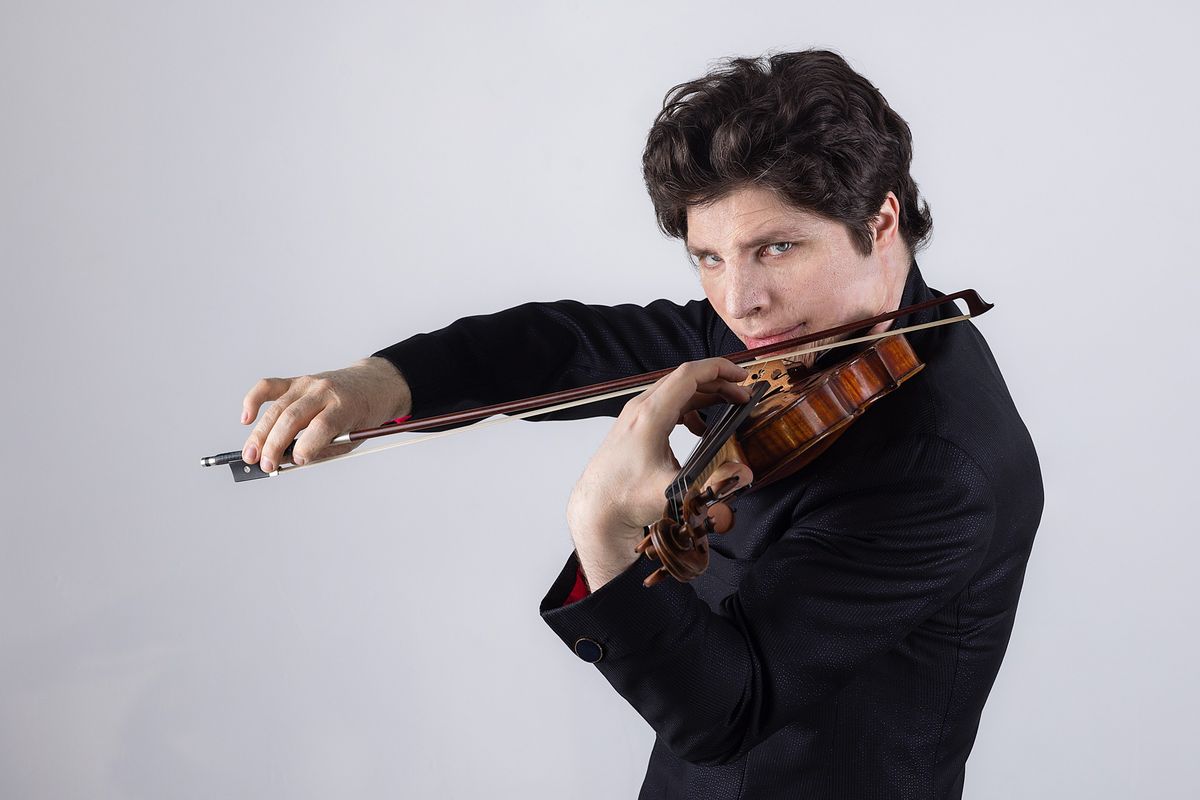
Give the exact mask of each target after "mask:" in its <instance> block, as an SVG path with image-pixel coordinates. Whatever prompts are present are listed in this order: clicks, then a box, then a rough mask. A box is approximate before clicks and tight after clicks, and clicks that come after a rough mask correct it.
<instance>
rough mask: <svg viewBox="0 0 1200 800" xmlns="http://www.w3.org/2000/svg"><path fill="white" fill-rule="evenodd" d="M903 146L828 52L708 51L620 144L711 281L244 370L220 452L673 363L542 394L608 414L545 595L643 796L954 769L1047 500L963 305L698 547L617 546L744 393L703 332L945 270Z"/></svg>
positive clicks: (850, 307)
mask: <svg viewBox="0 0 1200 800" xmlns="http://www.w3.org/2000/svg"><path fill="white" fill-rule="evenodd" d="M911 157H912V141H911V135H910V131H909V127H908V125H907V124H906V123H905V121H904V120H903V119H902V118H901V117H900V115H899V114H897V113H896V112H895V111H894V110H893V109H892V108H891V107H890V106H889V105H888V103H887V101H886V100H885V99H884V97H883V96H882V94H880V92H879V91H878V90H877V89H876V88H875V87H874V86H873V85H872V84H871V83H870V82H869V81H868V80H866V79H865V78H864V77H863V76H861V75H859V74H858V73H856V72H855V71H854V70H853V69H852V68H851V67H850V66H849V65H848V64H847V63H846V62H845V61H844V60H843V59H842V58H841V57H840V56H839V55H837V54H835V53H832V52H828V51H821V50H808V51H802V52H791V53H779V54H776V55H772V56H770V57H764V58H761V59H742V58H738V59H731V60H729V61H728V62H726V63H724V64H723V65H721V66H719V67H717V68H715V69H714V70H713V71H711V72H710V73H708V74H706V75H704V76H702V77H700V78H698V79H696V80H694V81H691V82H688V83H685V84H681V85H680V86H677V87H674V88H673V89H672V90H671V91H670V92H669V93H668V94H667V96H666V100H665V102H664V106H663V108H662V110H661V112H660V113H659V114H658V116H657V118H656V120H655V122H654V124H653V126H652V128H651V130H650V133H649V136H648V140H647V143H646V147H645V152H644V156H643V171H644V177H645V180H646V185H647V187H648V189H649V192H650V197H651V199H652V201H653V205H654V209H655V212H656V215H657V218H658V223H659V225H660V227H661V228H662V230H663V231H664V232H665V233H666V234H668V235H669V236H673V237H677V238H679V239H680V240H682V242H683V243H684V244H685V245H686V248H687V251H688V253H689V254H690V256H691V258H692V260H693V263H694V265H695V268H696V270H697V272H698V276H699V281H700V285H701V287H702V289H703V293H704V299H702V300H694V301H691V302H688V303H685V304H682V305H677V304H675V303H671V302H668V301H666V300H659V301H655V302H653V303H650V304H648V305H646V306H634V305H617V306H612V307H603V306H594V305H585V304H583V303H579V302H574V301H562V302H554V303H528V304H525V305H522V306H518V307H516V308H512V309H508V310H506V311H501V312H498V313H496V314H491V315H486V316H479V317H469V318H465V319H461V320H458V321H457V322H454V323H453V324H451V325H449V326H448V327H446V328H444V329H442V330H439V331H436V332H433V333H427V334H420V335H416V336H413V337H411V338H409V339H406V340H404V341H402V342H400V343H398V344H395V345H393V346H391V347H387V348H385V349H383V350H380V351H379V352H377V353H376V354H375V355H374V356H372V357H370V358H366V359H363V360H362V361H359V362H357V363H355V364H353V365H350V366H348V367H346V368H344V369H338V370H333V371H330V372H323V373H316V374H313V375H307V376H302V377H297V378H288V379H281V378H270V379H264V380H262V381H259V382H258V383H257V384H256V385H255V386H254V387H253V388H252V389H251V390H250V392H249V393H248V394H247V395H246V398H245V404H244V410H243V422H244V423H246V424H251V423H254V422H255V420H256V419H257V422H256V423H255V424H254V428H253V431H252V433H251V434H250V436H249V438H248V439H247V441H246V444H245V447H244V449H243V451H242V452H243V457H244V459H245V460H246V462H247V463H255V462H259V461H261V465H262V467H263V469H265V470H268V471H269V470H271V469H273V468H274V467H276V466H278V465H279V464H280V463H281V462H282V461H283V460H284V459H285V458H286V456H285V449H286V448H287V447H288V445H289V444H290V443H291V442H292V441H293V439H295V438H296V436H297V434H298V433H300V432H301V431H303V433H302V435H300V437H299V439H298V440H297V441H296V443H295V445H294V449H293V451H292V456H291V457H292V458H293V459H294V462H295V463H297V464H303V463H306V462H309V461H313V460H317V459H321V458H325V457H329V456H331V455H335V454H337V453H339V452H344V451H345V450H346V449H347V448H346V447H326V446H325V445H326V444H328V443H329V442H330V441H331V440H332V439H333V438H334V437H336V436H338V435H339V434H342V433H345V432H347V431H350V430H354V429H358V428H363V427H367V426H371V425H376V424H379V423H380V422H382V421H384V420H388V419H391V418H394V417H399V416H402V415H407V414H411V415H413V416H414V417H415V418H422V417H429V416H432V415H436V414H439V413H443V412H447V411H451V410H457V409H464V408H471V407H475V406H481V405H487V404H491V403H496V402H501V401H505V400H511V399H515V398H519V397H526V396H530V395H535V394H543V393H547V392H551V391H556V390H559V389H565V388H570V387H575V386H582V385H587V384H591V383H596V382H599V381H601V380H605V379H608V378H613V377H619V376H626V375H632V374H637V373H641V372H648V371H651V370H657V369H663V368H667V367H673V366H676V365H680V364H682V366H678V368H677V369H675V370H673V371H672V372H671V373H670V374H669V375H667V376H666V377H665V378H663V379H662V380H660V381H659V382H657V383H656V384H655V385H654V386H653V387H651V388H650V389H648V390H646V391H644V392H643V393H641V394H640V395H637V396H636V397H634V398H632V399H628V400H627V401H626V400H625V399H617V400H612V401H608V402H607V404H606V405H603V406H599V407H596V406H589V407H587V408H586V409H579V410H572V411H569V412H559V413H558V414H557V417H570V416H583V415H584V414H600V413H604V414H610V415H617V419H616V422H615V424H614V426H613V427H612V429H611V432H610V433H609V434H608V436H607V437H606V438H605V440H604V442H603V443H602V444H601V446H600V448H599V450H598V451H597V452H596V453H595V455H594V456H593V457H592V459H591V460H590V461H589V463H588V465H587V467H586V468H585V470H584V472H583V474H582V475H581V477H580V478H579V480H578V482H577V484H576V485H575V488H574V490H573V492H572V493H571V497H570V499H569V503H568V511H567V519H566V525H567V527H568V529H569V531H570V535H571V537H572V540H573V543H574V551H573V552H572V553H571V554H570V555H569V556H568V557H567V559H566V563H565V565H564V567H563V569H562V571H561V573H560V574H559V575H558V577H557V578H554V579H552V580H550V581H549V582H550V583H551V586H550V588H549V590H548V592H547V594H546V596H545V598H544V600H543V602H542V604H541V614H542V617H543V618H544V619H545V621H546V623H547V624H548V625H549V626H550V627H551V629H552V630H553V631H554V633H555V634H557V635H558V636H559V637H560V638H561V639H562V641H563V642H564V644H565V645H566V646H567V647H568V648H570V649H571V651H573V652H574V653H575V654H576V655H577V656H578V657H579V658H580V659H582V660H583V661H585V662H589V663H591V664H594V668H595V669H598V670H599V671H600V672H601V674H603V676H604V677H605V678H606V679H607V680H608V681H609V683H610V684H611V685H612V686H613V688H614V689H615V690H616V691H617V693H619V694H620V695H621V696H622V697H623V698H624V699H625V700H626V701H627V702H629V703H630V704H631V705H633V707H634V708H635V709H637V711H638V712H639V713H640V714H641V715H642V716H643V717H644V718H645V719H646V721H647V722H649V723H650V725H651V726H652V727H653V728H654V731H655V733H656V741H655V745H654V748H653V751H652V753H651V755H650V761H649V766H648V770H647V774H646V777H645V780H644V783H643V787H642V792H641V797H643V798H711V799H713V800H716V799H717V798H721V799H722V800H724V798H836V799H838V800H842V799H844V798H867V797H887V798H897V799H899V798H922V799H925V798H958V797H961V795H962V792H963V782H964V776H965V764H966V760H967V756H968V754H969V753H970V751H971V747H972V744H973V743H974V739H975V734H976V730H977V728H978V725H979V720H980V715H981V713H982V711H983V706H984V702H985V700H986V699H987V696H988V692H989V691H990V689H991V686H992V683H993V681H994V679H995V677H996V674H997V671H998V670H999V668H1000V663H1001V660H1002V658H1003V655H1004V651H1005V647H1006V645H1007V643H1008V639H1009V634H1010V632H1011V630H1012V625H1013V622H1014V619H1015V614H1016V608H1017V600H1018V597H1019V595H1020V590H1021V583H1022V578H1023V575H1024V570H1025V565H1026V562H1027V559H1028V556H1029V553H1030V548H1031V546H1032V543H1033V538H1034V533H1035V531H1036V529H1037V525H1038V522H1039V519H1040V516H1041V509H1042V484H1041V476H1040V472H1039V467H1038V460H1037V455H1036V453H1035V451H1034V447H1033V443H1032V441H1031V438H1030V436H1029V433H1028V432H1027V430H1026V428H1025V425H1024V424H1023V422H1022V420H1021V417H1020V416H1019V414H1018V412H1017V409H1016V408H1015V406H1014V404H1013V401H1012V398H1011V397H1010V395H1009V393H1008V390H1007V388H1006V386H1005V383H1004V380H1003V378H1002V377H1001V373H1000V370H999V367H998V366H997V364H996V361H995V359H994V358H993V357H992V354H991V351H990V350H989V349H988V346H987V344H986V342H985V341H984V339H983V336H982V335H981V334H980V333H979V331H978V330H977V329H976V328H975V327H974V326H973V325H972V324H971V323H969V322H968V323H963V324H955V325H947V326H944V327H936V328H930V329H927V330H922V331H919V332H916V333H912V334H909V341H910V342H911V345H912V348H913V350H914V351H916V353H917V355H918V356H919V357H920V358H921V360H922V361H923V362H924V364H925V366H924V369H923V370H921V371H920V372H919V373H917V374H916V375H915V376H914V377H912V378H911V379H910V380H908V381H907V382H906V383H905V384H904V385H903V386H902V387H900V388H898V389H897V390H896V391H894V392H892V393H891V394H889V395H888V396H887V397H886V398H883V399H881V400H880V401H879V402H878V403H876V404H875V405H874V406H872V408H871V409H870V410H869V411H868V412H867V413H865V414H863V415H862V417H861V419H859V420H858V421H857V422H856V423H855V424H854V425H853V426H852V427H850V428H848V429H847V430H846V432H845V433H844V434H843V435H842V436H841V437H840V438H839V439H838V440H837V442H836V443H835V444H834V445H833V446H831V447H830V448H829V449H828V450H826V451H825V452H823V453H822V454H821V455H819V456H818V457H817V458H816V459H815V460H813V461H812V462H811V463H810V464H808V465H807V466H805V467H804V468H803V470H801V471H799V472H797V473H795V474H794V475H791V476H790V477H788V478H786V479H783V480H779V481H775V482H773V483H771V484H770V485H768V486H766V487H765V488H762V489H761V490H757V491H754V492H750V493H747V494H744V495H743V496H741V498H740V499H739V504H738V508H737V523H736V528H735V529H734V531H732V532H731V533H729V534H727V535H725V536H723V537H716V536H714V537H711V538H710V543H711V554H710V557H711V560H710V564H709V568H708V569H707V571H705V572H704V573H703V574H702V575H700V576H699V577H697V578H695V579H694V580H692V581H690V582H686V583H685V582H679V581H675V580H670V579H668V580H663V581H660V582H659V583H657V584H656V585H654V586H652V587H650V588H646V587H644V586H643V581H644V580H646V578H647V577H648V576H649V575H650V574H651V573H653V572H654V571H655V570H656V568H657V566H658V565H657V564H656V563H655V562H653V561H652V560H651V559H650V558H649V557H648V556H647V555H646V554H639V553H638V552H635V546H636V545H637V544H638V542H639V541H640V540H641V539H642V537H643V533H644V528H645V527H646V526H648V525H651V524H652V523H654V522H655V521H656V520H658V519H659V518H660V516H661V515H662V513H663V491H664V488H665V487H666V486H668V484H669V483H670V482H671V481H672V480H673V479H674V478H675V475H676V472H677V470H678V464H677V463H676V462H675V460H674V458H673V456H672V455H671V453H670V449H669V444H668V439H667V437H668V435H669V434H670V432H671V431H672V429H673V428H674V426H675V425H676V424H677V423H678V422H679V421H680V420H681V419H682V420H685V421H686V422H687V423H688V424H689V426H690V427H693V428H694V429H695V430H697V431H699V430H701V429H702V427H703V423H704V419H703V418H702V417H701V416H699V415H698V414H697V412H698V411H700V410H701V409H703V408H705V407H706V406H708V405H709V404H711V403H713V402H714V401H724V402H726V403H741V402H744V401H745V400H746V399H747V396H748V390H747V388H746V386H744V385H742V384H743V382H745V381H746V380H747V377H748V373H747V372H746V370H744V369H742V368H741V367H738V366H735V365H734V364H732V363H731V362H729V361H727V360H725V359H724V358H722V356H724V355H728V354H731V353H734V352H737V351H741V350H745V349H748V348H753V347H758V346H762V345H768V344H773V343H776V342H779V341H782V340H785V339H788V338H793V337H795V336H798V335H800V334H803V333H806V332H814V331H823V330H826V329H829V328H833V327H835V326H838V325H840V324H843V323H847V322H850V321H853V320H859V319H865V318H869V317H872V316H874V315H877V314H880V313H882V312H887V311H893V310H896V309H899V308H904V307H907V306H910V305H914V304H917V303H919V302H921V301H926V300H930V299H932V298H934V297H936V296H938V295H939V294H940V293H938V292H935V291H934V290H932V289H930V288H929V287H928V286H927V285H926V283H925V280H924V278H923V277H922V275H921V272H920V270H919V268H918V266H917V263H916V260H915V254H916V253H917V252H918V250H919V249H920V248H921V247H922V246H923V245H924V244H925V242H926V240H927V239H928V237H929V234H930V231H931V226H932V218H931V215H930V212H929V208H928V205H927V204H925V203H923V202H922V201H921V200H920V197H919V194H918V191H917V184H916V183H915V182H914V180H913V178H912V176H911V175H910V173H909V167H910V162H911ZM954 313H956V312H955V311H954V309H953V308H947V307H946V306H938V307H936V308H932V309H926V310H923V311H919V312H913V313H912V314H909V315H908V316H906V317H901V318H900V319H897V320H895V321H894V322H885V323H880V324H879V325H877V326H875V327H874V332H882V331H883V330H886V329H888V327H889V325H890V326H893V327H896V328H899V327H901V326H903V325H911V324H919V323H926V322H931V321H934V320H936V319H939V318H942V317H946V316H950V315H953V314H954ZM842 357H843V356H842V355H840V354H839V351H836V350H835V351H829V352H826V353H824V354H822V355H820V356H819V357H815V360H813V358H811V357H810V362H809V363H808V364H806V365H805V366H806V367H808V368H811V369H814V370H815V369H821V368H823V367H824V366H825V365H826V364H828V363H833V362H836V361H837V360H838V359H839V358H842ZM447 363H454V364H456V369H454V370H445V369H443V365H444V364H447ZM462 376H470V377H469V378H466V377H462ZM268 402H269V403H270V405H269V406H267V407H266V409H265V410H264V411H263V412H262V414H261V416H260V414H259V412H260V410H262V409H263V405H264V404H266V403H268ZM548 578H549V576H548Z"/></svg>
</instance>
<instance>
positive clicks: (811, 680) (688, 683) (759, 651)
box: [541, 438, 995, 764]
mask: <svg viewBox="0 0 1200 800" xmlns="http://www.w3.org/2000/svg"><path fill="white" fill-rule="evenodd" d="M890 452H892V453H893V455H892V456H890V457H888V456H886V455H885V456H883V458H882V461H880V462H877V463H874V464H872V465H870V468H869V471H868V472H866V474H862V473H859V474H857V475H856V476H854V477H853V478H851V477H849V475H847V476H846V477H844V478H842V479H828V478H824V477H823V478H821V479H820V480H818V481H817V484H818V485H814V486H812V487H809V488H808V489H807V491H806V493H805V495H806V496H805V500H804V503H803V506H804V508H805V510H804V511H803V512H797V513H796V514H795V515H794V516H793V519H792V520H791V524H790V526H789V527H788V528H787V529H786V530H785V531H783V533H782V535H781V536H780V538H778V539H777V540H775V541H774V542H773V543H772V544H771V545H770V546H769V547H768V548H767V549H766V550H765V551H764V552H763V554H762V555H761V556H760V557H759V558H758V559H757V560H756V561H755V563H754V565H753V566H752V567H751V568H750V571H749V572H748V573H747V575H746V577H745V578H744V579H743V581H742V583H741V584H740V585H739V587H738V588H737V590H736V591H735V592H734V593H733V594H731V595H729V596H727V597H726V598H724V600H722V601H721V603H720V606H719V609H718V610H717V611H714V610H713V609H712V608H711V607H710V606H709V605H708V604H707V603H705V602H703V601H702V600H701V599H700V598H699V597H697V595H696V593H695V592H694V590H693V589H692V588H691V586H690V585H688V584H681V583H678V582H676V581H674V580H671V579H668V580H665V581H662V582H660V583H659V584H658V585H656V586H654V587H651V588H649V589H647V588H644V587H643V586H642V585H641V584H642V580H643V579H644V578H645V577H646V576H647V575H649V574H650V573H651V572H653V571H654V569H655V568H656V567H657V563H656V562H652V561H650V560H649V559H647V558H646V557H645V556H642V557H641V558H640V559H639V560H638V561H636V562H635V563H634V564H633V565H632V566H631V567H629V569H627V570H626V571H625V572H623V573H622V574H621V575H619V576H618V577H616V578H615V579H613V580H612V581H610V582H609V583H606V584H605V585H604V586H602V587H600V588H599V589H598V590H596V591H595V592H593V593H592V594H590V595H588V596H586V597H584V598H583V599H581V600H579V601H577V602H575V603H572V604H570V605H568V606H565V607H563V606H562V597H563V595H564V593H565V592H566V591H568V590H569V588H570V585H569V582H570V580H571V578H573V576H574V574H575V565H576V558H575V555H574V554H572V556H571V558H570V559H569V560H568V564H567V566H566V568H565V569H564V571H563V574H562V575H560V577H559V579H558V580H557V581H556V582H555V584H554V586H552V588H551V589H550V591H549V593H548V594H547V595H546V598H545V599H544V600H543V602H542V608H541V613H542V617H543V619H545V621H546V622H547V623H548V624H549V625H550V627H551V628H552V629H553V630H554V631H555V632H556V633H557V634H558V635H559V637H560V638H562V640H563V641H564V642H565V643H566V644H567V645H568V647H571V648H572V649H574V650H575V651H576V652H577V653H579V654H580V655H581V657H585V659H586V660H589V661H595V663H596V667H597V668H598V669H599V670H600V672H601V673H602V674H603V675H604V677H605V678H606V679H607V680H608V681H609V682H610V683H611V684H612V686H613V688H615V689H616V690H617V692H618V693H620V694H621V696H622V697H624V698H625V699H626V700H627V701H628V702H629V703H630V704H631V705H633V707H634V708H635V709H636V710H637V711H638V712H639V713H640V714H641V715H642V716H643V717H644V718H645V719H646V721H647V722H649V723H650V725H651V726H652V727H653V728H654V730H655V732H656V733H657V734H658V736H659V737H660V738H661V739H662V740H663V741H664V742H665V744H666V745H667V746H668V747H669V748H670V749H671V750H672V751H673V752H675V753H676V754H677V755H678V756H679V757H681V758H683V759H685V760H687V761H692V762H695V763H701V764H720V763H725V762H727V761H730V760H732V759H735V758H737V757H739V756H741V755H742V754H743V753H745V752H746V751H747V750H748V749H750V748H751V747H753V746H754V745H756V744H758V743H759V742H761V741H762V740H764V739H765V738H767V737H768V736H770V735H771V734H772V733H773V732H775V731H776V730H778V729H780V728H782V727H783V726H785V725H787V724H789V722H791V721H794V720H795V719H796V718H798V717H799V716H801V715H802V713H803V712H804V711H805V710H806V709H807V708H808V707H810V706H811V705H812V704H815V703H818V702H820V701H822V700H824V699H826V698H828V697H829V696H831V695H832V694H833V693H835V692H836V691H837V690H838V689H839V688H840V687H841V686H842V685H843V684H845V683H846V682H848V681H849V680H850V679H851V678H852V677H853V676H854V674H855V672H856V671H857V670H859V669H860V668H861V667H863V666H864V665H865V664H866V663H867V662H869V661H870V660H871V659H873V658H874V657H876V656H878V655H880V654H882V653H885V652H887V651H888V650H891V649H892V648H894V647H895V646H896V645H897V643H899V642H900V641H901V640H902V639H903V638H904V637H905V636H906V635H907V634H908V633H909V632H910V631H911V630H913V629H914V628H915V627H917V626H918V625H920V624H921V623H922V622H923V621H924V620H926V619H927V618H928V617H930V616H931V615H933V614H934V612H936V611H937V610H939V609H940V608H942V607H943V606H945V605H947V604H948V603H949V602H950V601H951V600H952V599H953V598H954V596H955V595H956V594H958V593H959V592H960V591H962V589H963V588H964V587H965V586H966V583H967V581H968V580H969V579H970V577H971V575H972V574H973V573H974V572H975V570H976V569H977V567H978V565H979V564H980V563H981V561H982V559H983V557H984V555H985V553H986V551H987V547H988V544H989V542H990V539H991V533H992V529H993V524H994V519H995V502H994V499H993V497H992V493H991V489H990V487H989V484H988V482H987V480H986V479H985V477H984V475H983V473H982V472H981V471H980V469H979V468H978V467H977V466H976V465H975V463H974V462H973V461H971V460H970V459H969V458H967V457H966V456H965V455H964V454H963V453H962V452H961V451H960V450H959V449H958V448H957V447H955V446H954V445H953V444H951V443H949V442H945V441H943V440H941V439H937V438H930V439H928V440H923V441H921V442H917V443H915V444H913V445H911V446H909V447H905V448H902V449H901V448H892V449H891V451H890ZM803 475H804V473H803V472H801V473H799V474H798V475H796V476H793V478H792V480H795V479H802V477H801V476H803ZM814 494H815V496H812V495H814ZM727 535H729V536H736V535H737V528H736V526H735V528H734V530H733V531H731V532H730V533H729V534H727ZM581 640H583V641H584V642H585V645H586V646H584V647H583V648H581V647H580V646H579V643H580V642H581ZM597 645H598V646H597ZM597 656H599V658H598V660H597Z"/></svg>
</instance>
